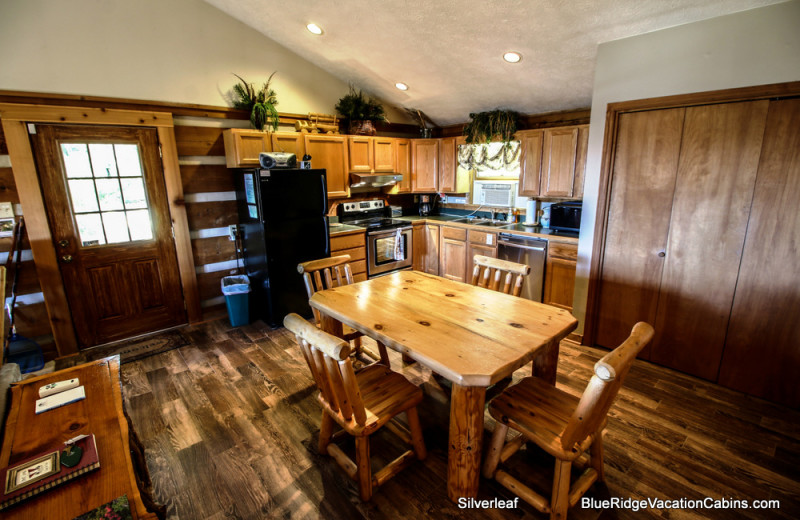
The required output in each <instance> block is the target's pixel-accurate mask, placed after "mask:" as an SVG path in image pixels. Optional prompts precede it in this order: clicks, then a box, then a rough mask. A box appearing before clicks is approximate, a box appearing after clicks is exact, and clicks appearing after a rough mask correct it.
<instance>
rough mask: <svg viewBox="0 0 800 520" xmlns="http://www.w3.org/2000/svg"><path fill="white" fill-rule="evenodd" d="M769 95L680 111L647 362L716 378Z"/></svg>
mask: <svg viewBox="0 0 800 520" xmlns="http://www.w3.org/2000/svg"><path fill="white" fill-rule="evenodd" d="M768 106H769V101H766V100H764V101H754V102H746V103H727V104H719V105H708V106H699V107H691V108H687V109H686V120H685V123H684V130H683V140H682V145H681V153H680V161H679V164H678V177H677V180H676V184H675V186H676V188H675V198H674V201H673V204H672V216H671V219H670V224H669V241H668V244H667V250H666V257H665V264H664V271H663V276H662V279H661V290H660V293H659V299H658V313H657V317H656V323H655V328H656V337H655V339H654V341H653V346H652V352H651V358H650V359H651V360H652V361H655V362H656V363H659V364H662V365H666V366H669V367H672V368H676V369H678V370H681V371H683V372H687V373H689V374H693V375H696V376H699V377H703V378H705V379H709V380H712V381H716V379H717V372H718V370H719V366H720V361H721V359H722V349H723V345H724V343H725V333H726V330H727V327H728V320H729V319H730V312H731V305H732V303H733V294H734V290H735V288H736V279H737V276H738V272H739V263H740V260H741V256H742V249H743V247H744V238H745V233H746V231H747V220H748V217H749V215H750V205H751V203H752V200H753V189H754V186H755V179H756V173H757V170H758V160H759V155H760V152H761V143H762V138H763V134H764V125H765V123H766V116H767V109H768Z"/></svg>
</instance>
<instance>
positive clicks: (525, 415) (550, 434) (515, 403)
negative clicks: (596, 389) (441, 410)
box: [489, 377, 606, 460]
mask: <svg viewBox="0 0 800 520" xmlns="http://www.w3.org/2000/svg"><path fill="white" fill-rule="evenodd" d="M579 400H580V398H579V397H575V396H573V395H571V394H568V393H566V392H564V391H563V390H559V389H558V388H556V387H555V386H552V385H551V384H549V383H547V382H546V381H544V380H542V379H539V378H536V377H526V378H525V379H523V380H521V381H520V382H519V383H517V384H515V385H513V386H510V387H509V388H507V389H506V390H505V391H503V393H501V394H500V395H499V396H497V397H495V398H494V399H493V400H492V402H491V403H490V404H489V413H491V414H492V417H493V418H494V419H495V420H496V421H499V422H502V423H504V424H506V425H508V426H510V427H511V428H512V429H514V430H517V431H519V432H521V433H522V434H523V435H524V436H525V437H527V438H528V439H530V440H531V441H533V442H535V443H536V444H537V445H539V446H541V447H542V449H544V450H545V451H547V452H548V453H549V454H551V455H553V456H554V457H558V458H560V459H562V460H574V459H575V458H577V457H578V456H579V455H580V454H581V453H582V452H583V451H584V450H586V449H587V448H588V447H589V446H590V445H591V441H592V436H590V437H589V438H587V439H586V441H585V442H584V443H583V444H582V445H581V446H575V447H574V448H573V449H572V450H564V448H563V447H562V446H561V434H562V433H563V432H564V429H565V428H566V425H567V423H568V422H569V420H570V417H571V416H572V413H573V412H574V411H575V408H577V406H578V402H579ZM605 424H606V421H603V426H602V427H601V428H600V430H602V429H603V428H604V427H605Z"/></svg>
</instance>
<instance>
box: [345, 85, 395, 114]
mask: <svg viewBox="0 0 800 520" xmlns="http://www.w3.org/2000/svg"><path fill="white" fill-rule="evenodd" d="M334 108H335V109H336V111H337V112H338V113H339V114H340V115H341V116H342V117H344V118H346V119H348V120H349V121H383V122H387V123H388V119H386V113H385V112H384V110H383V105H381V103H380V101H378V100H377V99H373V98H371V97H367V96H365V95H364V93H363V92H361V90H358V89H356V88H355V87H354V86H353V85H350V92H348V93H347V94H346V95H344V96H343V97H342V98H341V99H339V102H338V103H336V106H335V107H334Z"/></svg>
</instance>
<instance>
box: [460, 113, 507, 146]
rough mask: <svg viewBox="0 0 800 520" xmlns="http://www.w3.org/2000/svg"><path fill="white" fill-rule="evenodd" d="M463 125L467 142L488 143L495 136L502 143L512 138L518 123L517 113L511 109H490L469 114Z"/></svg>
mask: <svg viewBox="0 0 800 520" xmlns="http://www.w3.org/2000/svg"><path fill="white" fill-rule="evenodd" d="M469 119H470V121H469V123H467V124H466V125H464V135H465V136H466V138H467V139H466V141H467V143H468V144H479V143H490V142H492V141H493V140H494V139H495V138H496V137H497V138H499V140H500V141H502V142H503V143H508V142H510V141H511V140H512V139H513V138H514V133H516V131H517V124H518V123H519V114H518V113H517V112H514V111H513V110H492V111H490V112H479V113H477V114H470V115H469Z"/></svg>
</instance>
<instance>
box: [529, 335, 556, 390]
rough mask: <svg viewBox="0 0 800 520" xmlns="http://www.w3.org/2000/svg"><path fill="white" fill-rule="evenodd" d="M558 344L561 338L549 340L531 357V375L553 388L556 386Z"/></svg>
mask: <svg viewBox="0 0 800 520" xmlns="http://www.w3.org/2000/svg"><path fill="white" fill-rule="evenodd" d="M559 343H561V338H557V339H552V340H550V341H549V342H548V343H547V345H544V346H543V347H542V348H540V349H539V350H537V351H536V355H534V357H533V371H532V375H533V376H534V377H539V378H541V379H544V380H545V381H547V382H548V383H550V384H551V385H553V386H555V384H556V372H557V370H558V349H559Z"/></svg>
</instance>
